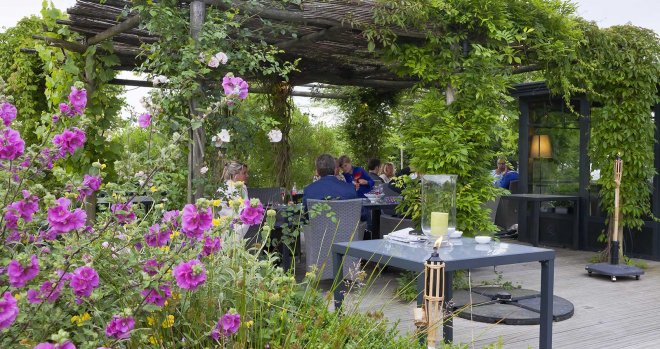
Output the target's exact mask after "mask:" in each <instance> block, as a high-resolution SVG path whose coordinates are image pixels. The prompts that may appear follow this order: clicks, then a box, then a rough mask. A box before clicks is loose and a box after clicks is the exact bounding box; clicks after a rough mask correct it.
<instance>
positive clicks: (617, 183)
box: [611, 156, 623, 264]
mask: <svg viewBox="0 0 660 349" xmlns="http://www.w3.org/2000/svg"><path fill="white" fill-rule="evenodd" d="M622 173H623V161H622V160H621V158H620V157H618V156H617V157H616V160H614V224H613V232H612V242H613V243H614V244H615V245H618V246H617V247H618V248H617V251H612V253H617V256H616V260H618V255H620V254H621V252H622V250H623V244H620V243H619V242H620V241H622V240H623V239H622V238H623V236H620V234H619V200H620V198H619V193H620V188H621V176H622ZM621 235H623V233H621ZM611 257H612V258H613V260H614V256H611ZM613 264H615V263H613Z"/></svg>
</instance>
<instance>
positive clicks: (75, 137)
mask: <svg viewBox="0 0 660 349" xmlns="http://www.w3.org/2000/svg"><path fill="white" fill-rule="evenodd" d="M86 140H87V136H86V135H85V132H84V131H83V130H81V129H79V128H77V127H74V128H73V129H71V130H69V129H64V131H62V133H60V134H58V135H55V137H53V144H55V145H56V146H57V148H58V149H59V156H60V157H64V156H66V154H67V153H69V154H71V155H73V153H75V152H76V150H78V149H79V148H82V147H83V146H84V145H85V141H86Z"/></svg>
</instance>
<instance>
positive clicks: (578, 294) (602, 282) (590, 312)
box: [360, 249, 660, 349]
mask: <svg viewBox="0 0 660 349" xmlns="http://www.w3.org/2000/svg"><path fill="white" fill-rule="evenodd" d="M555 250H556V251H557V259H556V261H555V280H554V281H555V289H554V292H555V295H557V296H560V297H563V298H565V299H567V300H569V301H571V302H572V303H573V305H574V306H575V314H574V315H573V317H571V318H570V319H568V320H564V321H561V322H555V323H554V324H553V348H558V349H559V348H571V349H572V348H585V349H591V348H594V349H596V348H597V349H607V348H613V349H614V348H616V349H622V348H631V349H632V348H635V349H642V348H649V349H650V348H660V262H653V261H647V263H648V268H647V269H646V270H645V273H646V274H645V275H643V276H642V277H641V280H639V281H637V280H635V279H634V278H630V279H628V278H620V279H619V280H618V281H617V282H611V281H610V280H609V278H606V277H599V276H593V277H588V276H587V273H586V271H585V270H584V266H585V265H586V264H588V262H589V258H590V257H591V256H593V253H591V252H583V251H572V250H565V249H555ZM497 271H498V272H503V278H504V281H511V282H514V283H515V284H518V283H519V284H520V285H521V286H522V287H523V288H528V289H536V290H538V289H539V287H540V282H541V281H540V264H539V263H527V264H516V265H510V266H499V267H497ZM496 276H497V275H496V274H495V273H494V272H493V268H482V269H475V270H472V272H471V280H472V285H473V286H479V285H480V284H481V281H482V280H494V279H495V278H496ZM396 277H397V274H396V273H384V274H382V275H381V276H380V277H379V278H378V280H377V281H376V282H375V283H374V284H373V285H372V286H370V288H369V292H371V293H372V296H368V297H365V300H363V301H362V304H361V305H360V307H361V308H362V309H364V310H365V311H366V310H369V309H382V310H383V311H384V313H385V315H386V316H387V317H388V318H390V319H391V320H400V321H401V323H400V324H399V329H400V330H401V331H404V332H405V331H412V330H414V326H413V321H412V310H413V308H414V307H415V305H414V304H413V303H411V304H406V303H403V302H401V301H397V300H392V297H393V290H394V288H395V286H396ZM538 335H539V327H538V326H512V325H494V324H485V323H478V322H471V321H468V320H464V319H460V318H456V319H455V320H454V340H455V342H461V343H473V344H474V348H481V347H483V345H486V344H490V343H494V342H497V340H498V338H499V337H501V338H502V341H503V343H504V348H507V349H508V348H511V349H516V348H537V347H538Z"/></svg>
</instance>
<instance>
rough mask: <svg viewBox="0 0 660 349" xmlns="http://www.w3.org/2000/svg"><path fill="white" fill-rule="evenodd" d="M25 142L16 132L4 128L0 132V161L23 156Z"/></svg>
mask: <svg viewBox="0 0 660 349" xmlns="http://www.w3.org/2000/svg"><path fill="white" fill-rule="evenodd" d="M23 151H25V141H23V139H22V138H21V135H20V133H18V131H15V130H12V129H10V128H6V129H4V130H2V131H0V160H14V159H16V158H17V157H19V156H21V155H23Z"/></svg>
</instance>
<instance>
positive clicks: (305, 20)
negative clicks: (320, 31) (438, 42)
mask: <svg viewBox="0 0 660 349" xmlns="http://www.w3.org/2000/svg"><path fill="white" fill-rule="evenodd" d="M203 1H204V3H205V4H207V5H213V6H216V7H218V8H220V9H223V10H228V9H231V8H237V9H239V10H241V11H244V12H245V13H247V14H250V15H258V16H259V17H261V18H267V19H270V20H276V21H282V22H290V23H300V24H309V25H313V26H321V27H339V28H344V29H354V28H355V26H354V25H353V24H352V23H351V22H350V21H348V20H346V21H337V20H332V19H328V18H319V17H305V16H303V15H302V14H301V13H293V12H291V11H287V10H279V9H275V8H270V7H264V6H253V5H247V4H245V2H241V1H237V0H231V1H227V0H203ZM393 30H394V32H395V33H396V34H397V36H400V37H411V38H418V39H425V38H426V34H424V33H418V32H410V31H402V30H397V29H396V28H394V29H393Z"/></svg>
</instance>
